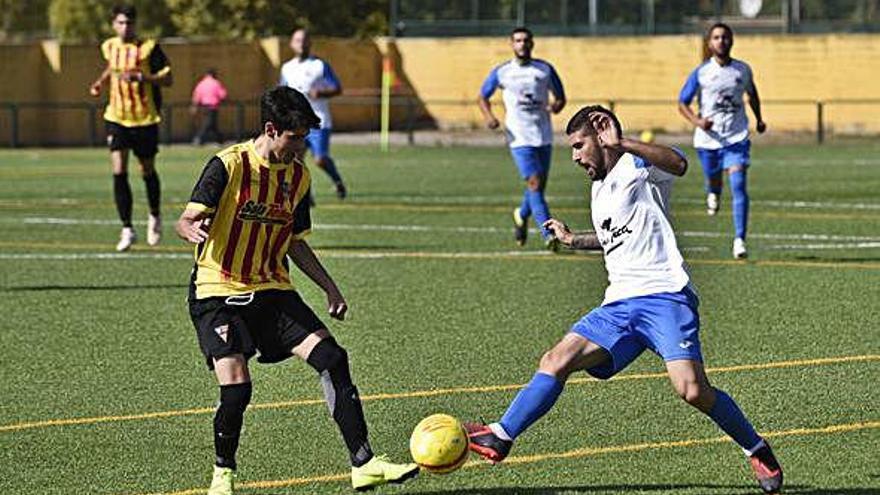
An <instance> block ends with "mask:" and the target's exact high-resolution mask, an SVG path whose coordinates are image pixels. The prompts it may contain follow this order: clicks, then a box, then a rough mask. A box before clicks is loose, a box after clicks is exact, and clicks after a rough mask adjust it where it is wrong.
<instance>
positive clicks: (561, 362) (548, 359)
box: [538, 349, 570, 381]
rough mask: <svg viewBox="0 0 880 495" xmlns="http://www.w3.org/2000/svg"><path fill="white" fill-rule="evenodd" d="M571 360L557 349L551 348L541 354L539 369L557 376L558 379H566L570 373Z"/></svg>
mask: <svg viewBox="0 0 880 495" xmlns="http://www.w3.org/2000/svg"><path fill="white" fill-rule="evenodd" d="M569 361H570V360H569V359H568V358H567V357H566V356H565V355H564V354H563V353H561V352H559V351H558V350H556V349H551V350H549V351H547V352H545V353H544V355H543V356H541V361H540V362H539V363H538V369H539V370H540V371H541V372H543V373H547V374H549V375H553V376H555V377H556V378H557V379H558V380H562V381H564V380H565V379H566V378H567V377H568V375H569V373H570V372H569V371H568V362H569Z"/></svg>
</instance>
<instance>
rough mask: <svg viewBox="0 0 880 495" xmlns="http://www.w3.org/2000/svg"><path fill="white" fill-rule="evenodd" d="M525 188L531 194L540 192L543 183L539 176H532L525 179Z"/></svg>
mask: <svg viewBox="0 0 880 495" xmlns="http://www.w3.org/2000/svg"><path fill="white" fill-rule="evenodd" d="M526 187H528V188H529V191H532V192H537V191H541V190H543V188H544V181H542V180H541V177H540V176H537V175H532V176H530V177H529V178H528V179H526Z"/></svg>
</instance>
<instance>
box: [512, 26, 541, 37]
mask: <svg viewBox="0 0 880 495" xmlns="http://www.w3.org/2000/svg"><path fill="white" fill-rule="evenodd" d="M516 33H526V36H528V37H529V38H534V37H535V36H534V35H533V34H532V30H531V29H529V28H527V27H525V26H517V27H515V28H513V31H511V32H510V37H511V38H513V35H514V34H516Z"/></svg>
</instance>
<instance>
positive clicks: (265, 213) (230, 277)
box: [186, 141, 311, 299]
mask: <svg viewBox="0 0 880 495" xmlns="http://www.w3.org/2000/svg"><path fill="white" fill-rule="evenodd" d="M310 185H311V176H310V174H309V170H308V168H306V166H305V165H303V164H301V163H294V164H289V165H285V164H279V163H269V162H267V161H266V160H264V159H263V158H262V157H261V156H260V155H259V154H257V151H256V149H255V148H254V142H253V141H248V142H245V143H239V144H236V145H233V146H230V147H229V148H226V149H225V150H223V151H221V152H220V153H218V154H217V156H215V157H214V158H212V159H211V160H210V161H209V162H208V164H207V166H205V168H204V170H203V171H202V176H201V177H200V178H199V181H198V183H197V184H196V186H195V188H194V189H193V193H192V197H191V199H190V201H189V203H188V204H187V205H186V208H187V209H188V210H196V211H202V212H206V213H208V214H210V215H211V218H210V223H209V227H208V239H207V240H206V241H204V242H203V243H201V244H199V245H198V246H197V247H196V253H195V256H196V266H195V268H194V271H195V273H194V275H193V281H194V284H195V297H196V299H204V298H206V297H213V296H233V295H238V294H246V293H249V292H254V291H259V290H266V289H286V290H292V289H293V285H292V284H291V282H290V274H289V271H288V266H287V258H286V256H287V250H288V247H289V246H290V241H291V239H302V238H303V237H305V235H306V234H308V232H309V229H311V214H310V212H309V202H308V198H307V197H306V194H307V192H308V190H309V187H310Z"/></svg>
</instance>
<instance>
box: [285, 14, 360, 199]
mask: <svg viewBox="0 0 880 495" xmlns="http://www.w3.org/2000/svg"><path fill="white" fill-rule="evenodd" d="M290 49H291V50H293V58H292V59H290V60H289V61H287V62H286V63H285V64H284V65H282V66H281V80H280V82H279V83H278V84H279V86H289V87H291V88H293V89H295V90H297V91H299V92H300V93H302V94H304V95H306V98H308V100H309V103H311V105H312V110H314V111H315V114H316V115H317V116H318V118H319V119H321V128H320V129H312V130H311V132H310V133H309V135H308V137H307V138H306V144H307V145H308V147H309V149H310V150H311V151H312V156H314V157H315V163H316V164H317V165H318V166H319V167H321V168H322V169H323V170H324V172H327V175H329V176H330V180H332V181H333V184H334V185H335V186H336V196H338V197H339V199H344V198H345V195H346V194H347V191H346V188H345V184H344V183H343V182H342V176H341V175H339V170H338V169H337V168H336V162H334V161H333V158H332V157H331V156H330V134H331V133H332V132H333V117H332V116H331V115H330V102H329V99H330V98H333V97H334V96H337V95H339V94H341V93H342V83H340V82H339V78H338V77H336V73H335V72H333V68H332V67H330V64H328V63H327V62H326V61H325V60H322V59H320V58H318V57H315V56H312V55H311V50H312V40H311V37H310V36H309V32H308V31H306V30H305V29H297V30H295V31H294V32H293V34H292V35H291V36H290ZM310 200H311V198H310Z"/></svg>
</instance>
